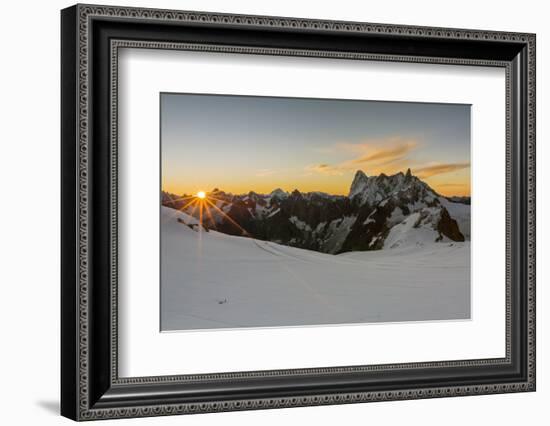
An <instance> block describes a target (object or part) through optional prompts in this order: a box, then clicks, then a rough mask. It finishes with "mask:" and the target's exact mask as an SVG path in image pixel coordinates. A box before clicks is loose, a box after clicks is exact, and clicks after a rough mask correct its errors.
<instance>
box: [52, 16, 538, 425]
mask: <svg viewBox="0 0 550 426" xmlns="http://www.w3.org/2000/svg"><path fill="white" fill-rule="evenodd" d="M61 29H62V31H61V33H62V40H61V51H62V59H61V68H62V75H61V82H62V93H61V99H62V111H61V112H62V114H61V130H62V143H61V161H62V176H61V179H62V183H61V190H62V209H61V210H62V217H61V221H62V234H61V240H62V268H61V270H62V283H61V321H62V328H61V338H62V341H61V370H62V374H61V412H62V414H63V415H64V416H67V417H69V418H71V419H75V420H89V419H98V418H114V417H137V416H148V415H166V414H179V413H193V412H211V411H228V410H239V409H259V408H273V407H289V406H305V405H319V404H335V403H351V402H362V401H376V400H388V399H413V398H429V397H440V396H457V395H471V394H486V393H501V392H516V391H533V390H535V319H534V316H535V36H534V35H533V34H519V33H503V32H488V31H476V30H459V29H447V28H425V27H409V26H399V25H380V24H367V23H355V22H333V21H318V20H305V19H292V18H275V17H259V16H242V15H225V14H212V13H200V12H180V11H165V10H153V9H134V8H121V7H103V6H92V5H76V6H73V7H70V8H67V9H64V10H63V11H62V13H61ZM129 41H130V42H135V43H140V42H143V43H146V44H147V43H148V45H149V46H151V43H158V45H157V48H178V47H177V45H178V44H186V45H195V46H199V47H200V46H211V45H215V46H222V47H221V48H222V49H223V48H224V46H225V47H230V48H232V49H235V51H236V52H239V50H246V49H253V50H254V49H255V50H254V51H253V52H252V51H249V52H248V53H254V52H256V53H261V54H275V55H284V54H285V52H289V51H295V52H298V53H297V54H298V55H301V56H308V55H310V54H311V55H312V56H321V57H323V56H325V55H327V56H329V57H335V55H336V56H338V55H341V57H343V58H347V59H365V58H368V57H370V58H371V59H373V60H386V59H390V58H391V60H398V61H399V60H403V61H413V62H415V61H418V62H427V63H454V64H456V63H459V64H460V63H462V64H464V65H465V66H467V65H473V64H485V65H487V66H501V67H505V68H506V70H507V90H508V92H507V135H508V137H507V138H508V140H507V149H508V161H507V162H508V164H507V176H506V178H507V182H508V184H507V188H508V190H507V197H508V203H507V204H508V210H509V211H508V212H507V230H506V232H507V245H508V249H507V262H506V264H507V278H508V281H509V289H508V293H507V300H508V303H509V309H507V321H508V324H509V327H508V330H507V335H508V337H509V339H508V342H507V356H506V357H505V358H502V359H490V360H466V361H455V362H441V363H439V362H434V363H416V364H394V365H384V366H370V367H369V366H349V367H335V366H327V368H323V369H306V370H276V371H270V372H250V373H243V374H239V373H236V374H232V373H228V374H215V375H204V376H200V375H199V376H191V377H190V376H172V377H152V378H131V379H120V378H118V373H117V358H116V350H117V327H116V270H115V269H116V268H113V259H116V220H114V219H113V209H114V210H116V206H114V204H115V202H116V197H115V196H114V194H116V191H117V188H116V164H115V163H116V161H114V160H113V158H116V157H113V152H115V154H116V147H114V148H113V146H112V141H113V128H114V129H115V130H114V132H115V133H116V125H114V127H113V122H114V120H115V119H116V115H115V114H113V58H114V56H113V46H115V47H116V43H115V42H118V43H120V46H124V45H125V43H127V42H129ZM174 46H175V47H174ZM115 53H116V52H115ZM242 53H247V52H245V51H243V52H242ZM361 55H363V56H361ZM369 55H370V56H369ZM115 75H116V73H115ZM115 136H116V135H115ZM113 253H114V255H115V257H113Z"/></svg>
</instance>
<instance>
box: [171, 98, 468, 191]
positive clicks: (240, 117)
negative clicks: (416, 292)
mask: <svg viewBox="0 0 550 426" xmlns="http://www.w3.org/2000/svg"><path fill="white" fill-rule="evenodd" d="M160 107H161V115H160V120H161V167H162V189H163V190H164V191H168V192H171V193H173V194H178V195H183V194H195V193H197V192H198V191H211V190H212V189H214V188H218V189H220V190H223V191H226V192H232V193H234V194H243V193H247V192H249V191H254V192H257V193H269V192H271V191H272V190H274V189H276V188H281V189H283V190H285V191H292V190H294V189H298V190H299V191H301V192H309V191H322V192H327V193H329V194H343V195H347V194H348V192H349V188H350V185H351V182H352V180H353V176H354V175H355V173H356V171H357V170H362V171H363V172H365V173H366V174H367V175H368V176H372V175H378V174H380V173H385V174H387V175H390V174H394V173H397V172H399V171H402V172H405V171H406V170H407V168H411V170H412V173H413V174H414V175H416V176H418V177H419V178H421V179H423V180H424V181H425V182H427V183H428V184H429V185H430V186H431V187H432V188H433V189H435V190H436V191H437V192H439V193H440V194H443V195H470V105H460V104H435V103H413V102H381V101H362V100H361V101H355V100H334V99H303V98H276V97H259V96H258V97H256V96H229V95H201V94H172V93H162V94H161V98H160Z"/></svg>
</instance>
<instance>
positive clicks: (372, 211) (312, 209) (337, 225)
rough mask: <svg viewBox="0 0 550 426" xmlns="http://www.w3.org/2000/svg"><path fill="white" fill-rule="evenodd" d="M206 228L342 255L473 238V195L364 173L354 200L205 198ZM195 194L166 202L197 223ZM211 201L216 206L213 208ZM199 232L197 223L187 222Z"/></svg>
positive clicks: (275, 194) (284, 195)
mask: <svg viewBox="0 0 550 426" xmlns="http://www.w3.org/2000/svg"><path fill="white" fill-rule="evenodd" d="M206 197H207V199H208V200H209V202H207V203H203V205H204V210H203V214H202V227H203V228H204V229H205V230H207V231H208V230H209V229H214V230H216V231H218V232H222V233H225V234H230V235H238V236H246V237H251V238H254V239H256V240H264V241H271V242H275V243H278V244H283V245H288V246H292V247H298V248H303V249H308V250H315V251H319V252H324V253H331V254H338V253H343V252H350V251H365V250H380V249H392V248H397V247H404V246H423V245H425V244H429V243H437V242H453V241H455V242H458V241H465V240H469V239H470V198H469V197H444V196H442V195H439V194H438V193H437V192H436V191H435V190H433V189H432V188H431V187H430V186H429V185H428V184H427V183H426V182H424V181H422V180H421V179H419V178H418V177H416V176H414V175H412V173H411V171H410V169H409V170H407V171H406V173H402V172H399V173H397V174H394V175H390V176H387V175H385V174H380V175H378V176H367V175H366V174H365V173H364V172H363V171H361V170H358V171H357V172H356V174H355V177H354V179H353V181H352V183H351V187H350V190H349V193H348V195H347V196H346V195H330V194H326V193H323V192H307V193H302V192H300V191H298V190H294V191H292V192H290V193H289V192H286V191H283V190H281V189H275V190H274V191H272V192H271V193H269V194H258V193H255V192H252V191H251V192H249V193H248V194H240V195H234V194H230V193H226V192H224V191H222V190H219V189H217V188H216V189H214V190H212V191H211V192H209V193H207V194H206ZM188 198H189V196H186V195H185V194H184V195H183V196H178V195H175V194H170V193H168V192H162V205H163V206H165V207H170V208H173V209H180V210H182V211H183V212H184V213H187V214H188V215H190V216H188V217H191V218H195V219H198V218H199V214H200V212H199V210H200V209H199V208H193V206H192V205H190V206H187V207H186V204H187V203H188V202H189V200H188ZM210 203H212V204H213V205H214V206H215V207H213V206H211V205H210ZM184 225H187V226H189V227H191V228H192V229H196V228H197V227H198V226H200V225H198V221H197V220H190V221H188V223H184Z"/></svg>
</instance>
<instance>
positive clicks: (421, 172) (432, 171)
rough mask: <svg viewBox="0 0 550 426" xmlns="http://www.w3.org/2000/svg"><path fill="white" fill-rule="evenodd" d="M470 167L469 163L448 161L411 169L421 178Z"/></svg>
mask: <svg viewBox="0 0 550 426" xmlns="http://www.w3.org/2000/svg"><path fill="white" fill-rule="evenodd" d="M468 167H470V163H449V164H435V165H432V166H426V167H420V168H417V169H414V170H413V174H415V175H416V176H418V177H419V178H421V179H425V178H428V177H431V176H435V175H441V174H443V173H450V172H454V171H457V170H462V169H466V168H468Z"/></svg>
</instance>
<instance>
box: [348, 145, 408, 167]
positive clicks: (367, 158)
mask: <svg viewBox="0 0 550 426" xmlns="http://www.w3.org/2000/svg"><path fill="white" fill-rule="evenodd" d="M416 146H417V143H416V142H414V141H408V142H399V143H397V145H395V146H389V147H371V146H365V149H366V150H367V152H368V153H367V154H366V155H363V156H361V157H359V158H356V159H354V160H353V161H352V163H353V164H363V163H373V162H374V163H380V162H381V160H383V161H382V164H389V163H391V162H393V161H396V160H400V159H402V158H404V157H406V156H407V155H408V154H409V152H411V151H412V150H413V149H415V148H416ZM382 164H379V165H382Z"/></svg>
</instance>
